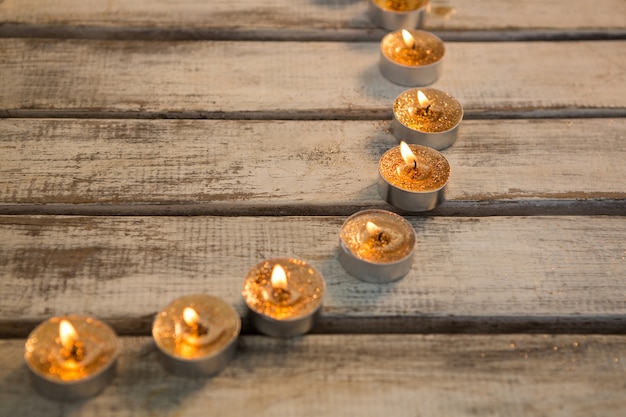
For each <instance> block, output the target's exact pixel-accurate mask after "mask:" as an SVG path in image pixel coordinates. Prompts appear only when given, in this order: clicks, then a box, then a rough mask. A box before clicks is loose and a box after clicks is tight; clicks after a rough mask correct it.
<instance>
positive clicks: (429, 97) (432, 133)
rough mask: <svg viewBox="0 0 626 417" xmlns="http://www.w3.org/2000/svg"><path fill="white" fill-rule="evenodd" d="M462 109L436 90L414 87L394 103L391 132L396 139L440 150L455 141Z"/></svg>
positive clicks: (461, 117)
mask: <svg viewBox="0 0 626 417" xmlns="http://www.w3.org/2000/svg"><path fill="white" fill-rule="evenodd" d="M462 119H463V107H462V106H461V103H459V102H458V100H457V99H455V98H454V97H452V96H451V95H449V94H447V93H445V92H443V91H441V90H437V89H436V88H420V89H417V88H414V89H411V90H407V91H405V92H403V93H402V94H400V95H399V96H398V97H397V98H396V99H395V101H394V103H393V121H392V123H391V130H392V132H393V134H394V136H395V137H396V138H398V140H403V141H405V142H407V143H412V144H416V145H423V146H429V147H431V148H434V149H437V150H441V149H445V148H447V147H448V146H450V145H452V144H453V143H454V142H455V141H456V138H457V135H458V130H459V125H460V123H461V120H462Z"/></svg>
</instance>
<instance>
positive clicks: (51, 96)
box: [0, 39, 626, 119]
mask: <svg viewBox="0 0 626 417" xmlns="http://www.w3.org/2000/svg"><path fill="white" fill-rule="evenodd" d="M625 47H626V41H615V42H530V43H528V42H527V43H519V42H513V43H507V42H502V43H449V44H448V50H449V56H448V57H447V58H446V62H445V70H444V74H443V76H442V78H441V80H439V81H438V82H437V83H436V87H437V88H440V89H443V90H445V91H447V92H449V93H450V94H452V95H454V96H456V97H457V98H458V99H459V101H460V102H461V103H462V104H463V106H464V108H465V111H466V116H467V118H475V117H494V116H496V117H525V118H526V117H559V116H563V117H571V116H583V117H584V116H588V115H595V116H607V115H618V116H622V115H625V114H626V95H625V94H624V88H623V86H624V85H626V72H624V71H623V68H624V67H626V55H625V54H623V53H622V52H623V51H624V48H625ZM0 52H1V54H2V60H1V61H0V80H2V84H1V87H2V88H0V106H1V107H0V115H3V116H4V117H11V116H17V117H23V116H27V117H44V116H63V117H68V116H82V117H85V116H87V117H131V118H138V117H139V118H143V117H150V118H155V117H177V118H207V117H208V118H220V119H222V118H254V119H259V118H261V119H263V118H265V119H292V118H297V119H300V118H314V119H320V118H322V119H338V118H358V119H372V118H373V119H379V118H390V117H391V107H392V103H393V99H394V98H395V97H396V96H397V95H398V94H399V93H400V92H402V91H404V90H405V87H401V86H397V85H394V84H392V83H390V82H388V81H386V80H385V79H384V78H383V77H382V76H381V75H380V73H379V70H378V54H379V47H378V44H377V43H336V42H305V43H302V42H145V41H98V40H95V41H94V40H49V39H0ZM520 57H522V58H523V59H520ZM539 62H540V63H541V65H538V64H537V63H539ZM252 69H253V70H252Z"/></svg>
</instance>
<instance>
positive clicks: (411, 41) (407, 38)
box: [402, 29, 415, 49]
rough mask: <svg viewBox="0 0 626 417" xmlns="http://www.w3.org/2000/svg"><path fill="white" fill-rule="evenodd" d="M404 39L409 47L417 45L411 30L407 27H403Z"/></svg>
mask: <svg viewBox="0 0 626 417" xmlns="http://www.w3.org/2000/svg"><path fill="white" fill-rule="evenodd" d="M402 40H403V41H404V44H405V45H406V47H407V48H409V49H413V48H414V47H415V38H414V37H413V35H411V32H409V31H408V30H406V29H402Z"/></svg>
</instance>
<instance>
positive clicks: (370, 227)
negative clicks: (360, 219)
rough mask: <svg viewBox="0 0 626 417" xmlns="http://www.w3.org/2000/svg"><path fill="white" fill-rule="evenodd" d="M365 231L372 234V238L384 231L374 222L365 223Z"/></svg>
mask: <svg viewBox="0 0 626 417" xmlns="http://www.w3.org/2000/svg"><path fill="white" fill-rule="evenodd" d="M365 229H366V230H367V233H369V234H370V236H375V235H377V234H379V233H380V232H381V231H382V229H381V228H380V227H378V225H376V223H374V222H369V221H368V222H367V223H365Z"/></svg>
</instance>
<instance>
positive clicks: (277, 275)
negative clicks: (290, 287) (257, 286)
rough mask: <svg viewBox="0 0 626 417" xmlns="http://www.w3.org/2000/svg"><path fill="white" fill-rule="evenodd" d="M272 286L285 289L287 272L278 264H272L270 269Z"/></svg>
mask: <svg viewBox="0 0 626 417" xmlns="http://www.w3.org/2000/svg"><path fill="white" fill-rule="evenodd" d="M271 283H272V288H274V289H277V290H278V289H280V290H286V289H287V273H286V272H285V270H284V269H283V267H282V266H280V265H274V269H272V279H271Z"/></svg>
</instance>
